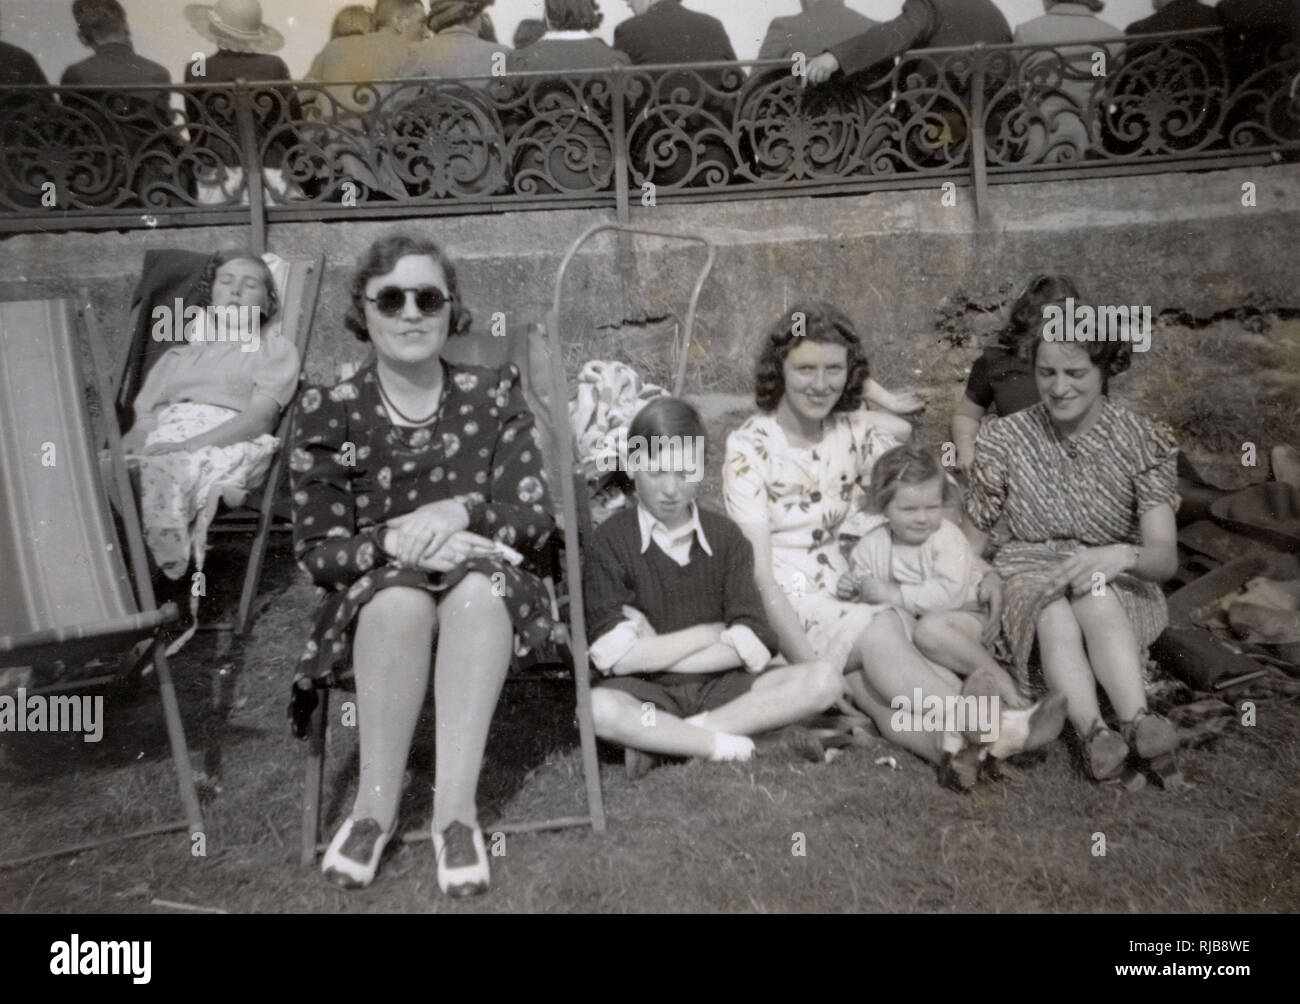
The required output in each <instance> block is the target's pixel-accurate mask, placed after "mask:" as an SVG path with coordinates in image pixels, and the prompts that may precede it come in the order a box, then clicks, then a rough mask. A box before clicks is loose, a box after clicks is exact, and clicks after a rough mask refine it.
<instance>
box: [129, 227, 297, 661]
mask: <svg viewBox="0 0 1300 1004" xmlns="http://www.w3.org/2000/svg"><path fill="white" fill-rule="evenodd" d="M207 260H208V255H207V254H206V253H202V252H195V251H180V250H155V251H148V252H146V253H145V256H144V270H143V272H142V275H141V279H140V284H139V286H137V288H136V293H135V298H134V301H133V304H132V310H131V321H130V327H129V330H130V332H131V343H130V345H129V346H128V347H127V351H126V352H124V353H123V355H122V359H121V361H120V362H119V364H118V366H117V369H116V371H115V372H114V374H113V400H114V401H115V402H116V406H117V413H118V417H119V419H120V421H121V422H122V425H123V427H124V428H125V427H129V424H130V422H131V421H132V420H133V418H134V415H133V412H132V403H133V402H134V400H135V395H136V393H137V392H138V391H139V389H140V385H141V384H142V383H143V382H144V378H145V374H147V373H148V371H149V368H150V367H151V366H152V365H153V364H154V363H155V362H157V361H158V358H159V357H160V356H161V355H162V354H163V352H165V351H167V349H169V348H171V346H170V345H169V344H168V343H166V342H155V341H153V339H152V338H150V334H149V332H150V317H151V316H152V312H153V308H154V307H155V306H157V305H159V304H163V305H166V306H168V307H170V306H171V305H172V303H173V301H174V300H175V299H176V298H178V297H179V298H180V299H182V300H185V299H187V298H188V297H189V295H190V294H191V292H192V288H193V286H194V284H195V282H196V280H197V279H198V277H199V273H200V272H201V271H202V269H203V266H204V264H205V263H206V262H207ZM285 261H286V264H287V268H286V269H284V270H283V274H282V275H281V274H278V273H277V275H276V286H277V292H278V293H279V297H280V316H279V318H277V321H276V323H278V324H279V325H280V333H281V334H282V335H283V336H284V337H286V338H291V339H292V340H293V343H294V345H295V346H296V347H297V349H298V359H299V361H300V363H301V365H303V366H305V365H306V362H307V347H308V343H309V341H310V338H311V327H312V321H313V319H314V317H315V313H316V300H317V296H318V294H319V291H320V280H321V272H322V270H323V269H322V265H323V263H322V261H321V259H320V258H319V257H317V258H289V259H285ZM301 381H302V374H301V373H300V374H299V383H301ZM292 410H293V409H292V408H291V407H290V408H286V409H285V410H284V415H282V416H281V419H280V425H279V427H278V428H277V429H276V433H275V434H276V436H278V437H279V438H280V440H281V442H283V441H284V439H285V437H286V436H287V435H288V434H289V421H290V412H291V411H292ZM283 456H284V455H283V451H281V452H280V453H277V454H276V458H275V460H274V462H273V463H272V464H271V469H270V471H269V472H268V473H267V475H266V481H265V483H264V484H263V486H262V487H261V488H260V489H258V490H257V491H255V492H253V493H252V494H251V495H249V497H248V498H247V499H246V500H245V501H244V504H243V505H241V506H239V507H238V508H236V509H230V510H225V511H223V512H222V513H220V514H219V515H218V516H217V518H216V519H214V520H213V522H212V525H211V527H210V528H209V531H208V532H209V534H225V533H241V534H251V535H252V537H253V541H252V545H251V547H250V549H249V555H248V565H247V567H246V568H245V571H244V585H243V588H242V589H241V591H240V594H239V608H238V612H237V613H236V615H235V620H234V622H233V623H223V624H215V625H207V626H206V627H205V630H217V631H223V632H231V631H233V632H234V633H235V634H238V635H242V634H244V633H245V632H246V631H247V630H248V625H249V621H250V619H251V617H252V610H253V601H254V600H256V599H257V588H258V583H259V582H260V580H261V575H262V562H263V560H264V558H265V556H266V545H267V541H268V539H269V537H270V533H271V531H272V530H273V529H274V530H288V529H289V514H288V512H287V510H286V511H284V512H282V513H277V512H276V511H275V495H276V492H277V491H278V489H279V486H280V481H281V479H282V478H283V476H284V459H283Z"/></svg>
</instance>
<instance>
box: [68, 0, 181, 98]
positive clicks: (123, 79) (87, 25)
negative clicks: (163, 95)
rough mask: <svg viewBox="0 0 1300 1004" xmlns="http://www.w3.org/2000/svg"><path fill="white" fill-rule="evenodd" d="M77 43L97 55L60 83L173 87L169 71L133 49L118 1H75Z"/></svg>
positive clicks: (76, 65)
mask: <svg viewBox="0 0 1300 1004" xmlns="http://www.w3.org/2000/svg"><path fill="white" fill-rule="evenodd" d="M72 17H73V20H75V21H76V22H77V40H78V41H80V42H81V44H82V45H84V46H86V47H87V48H90V49H94V50H95V54H94V55H93V56H89V57H87V58H86V59H83V60H82V61H81V62H79V63H73V64H72V65H71V66H69V67H68V68H67V69H66V70H64V71H63V79H62V80H60V81H59V82H60V83H61V84H63V85H64V86H65V87H75V86H77V85H78V84H170V83H171V82H172V78H171V74H170V73H168V72H167V68H166V67H164V66H162V65H160V64H158V63H155V62H154V61H153V60H151V59H145V58H144V57H143V56H141V55H137V53H136V51H135V49H133V48H132V46H131V30H130V28H129V27H128V26H127V23H126V11H124V10H123V9H122V5H121V4H120V3H118V0H73V4H72Z"/></svg>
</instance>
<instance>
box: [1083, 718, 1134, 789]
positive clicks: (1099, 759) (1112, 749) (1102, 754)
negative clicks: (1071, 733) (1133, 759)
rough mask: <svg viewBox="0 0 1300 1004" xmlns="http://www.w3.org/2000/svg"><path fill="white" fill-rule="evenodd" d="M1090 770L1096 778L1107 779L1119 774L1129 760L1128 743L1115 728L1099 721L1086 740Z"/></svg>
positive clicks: (1085, 747)
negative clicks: (1110, 727) (1109, 727)
mask: <svg viewBox="0 0 1300 1004" xmlns="http://www.w3.org/2000/svg"><path fill="white" fill-rule="evenodd" d="M1084 753H1085V755H1086V758H1087V761H1088V772H1089V773H1090V774H1092V776H1093V778H1094V780H1097V781H1107V780H1110V779H1111V778H1113V777H1115V776H1116V775H1117V774H1119V773H1120V772H1121V771H1122V770H1123V769H1124V765H1125V764H1126V763H1127V762H1128V744H1127V743H1125V742H1124V740H1123V738H1122V737H1121V736H1120V734H1119V733H1118V732H1116V731H1115V730H1114V729H1108V728H1107V727H1106V725H1105V723H1104V722H1101V721H1098V722H1097V724H1096V726H1094V727H1093V730H1092V731H1091V732H1090V733H1088V738H1087V739H1086V740H1085V741H1084Z"/></svg>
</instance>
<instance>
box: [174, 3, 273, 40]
mask: <svg viewBox="0 0 1300 1004" xmlns="http://www.w3.org/2000/svg"><path fill="white" fill-rule="evenodd" d="M185 19H186V20H187V21H189V23H190V27H191V28H193V29H194V30H195V31H197V32H198V33H199V34H200V35H202V36H203V37H204V38H208V39H211V40H212V41H214V42H216V43H217V45H219V46H221V48H223V49H231V50H233V51H235V52H275V50H276V49H278V48H280V47H281V46H282V45H284V36H283V35H281V34H280V33H279V32H278V31H276V30H275V29H274V28H271V27H269V26H268V25H265V24H263V23H262V5H261V4H260V3H258V0H217V2H216V3H215V4H206V3H192V4H186V6H185Z"/></svg>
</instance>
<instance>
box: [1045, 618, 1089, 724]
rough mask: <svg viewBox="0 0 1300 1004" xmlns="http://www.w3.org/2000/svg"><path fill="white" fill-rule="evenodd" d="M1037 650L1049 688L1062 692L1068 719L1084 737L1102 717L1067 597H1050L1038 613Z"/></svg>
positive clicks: (1081, 639) (1079, 631)
mask: <svg viewBox="0 0 1300 1004" xmlns="http://www.w3.org/2000/svg"><path fill="white" fill-rule="evenodd" d="M1038 651H1039V654H1040V655H1041V657H1042V660H1043V677H1044V678H1045V679H1046V680H1047V686H1048V688H1049V689H1051V690H1053V691H1056V692H1058V693H1062V694H1064V695H1065V698H1066V701H1068V702H1069V706H1068V711H1067V713H1068V714H1069V716H1070V723H1071V724H1072V725H1073V726H1074V730H1075V731H1076V732H1078V733H1079V736H1080V737H1081V738H1086V737H1087V735H1088V733H1090V732H1091V731H1092V728H1093V726H1094V725H1095V724H1096V723H1097V722H1098V721H1100V720H1101V709H1100V708H1099V707H1098V706H1097V684H1096V681H1095V680H1094V678H1093V675H1092V666H1091V665H1089V663H1088V656H1087V655H1086V654H1085V652H1084V650H1083V632H1082V631H1081V630H1080V628H1079V621H1078V620H1077V619H1076V618H1075V615H1074V608H1073V607H1072V606H1071V605H1070V602H1069V601H1068V600H1064V599H1061V600H1053V601H1052V602H1051V603H1049V604H1048V605H1047V606H1045V607H1044V608H1043V610H1042V612H1041V613H1040V614H1039V615H1038Z"/></svg>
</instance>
